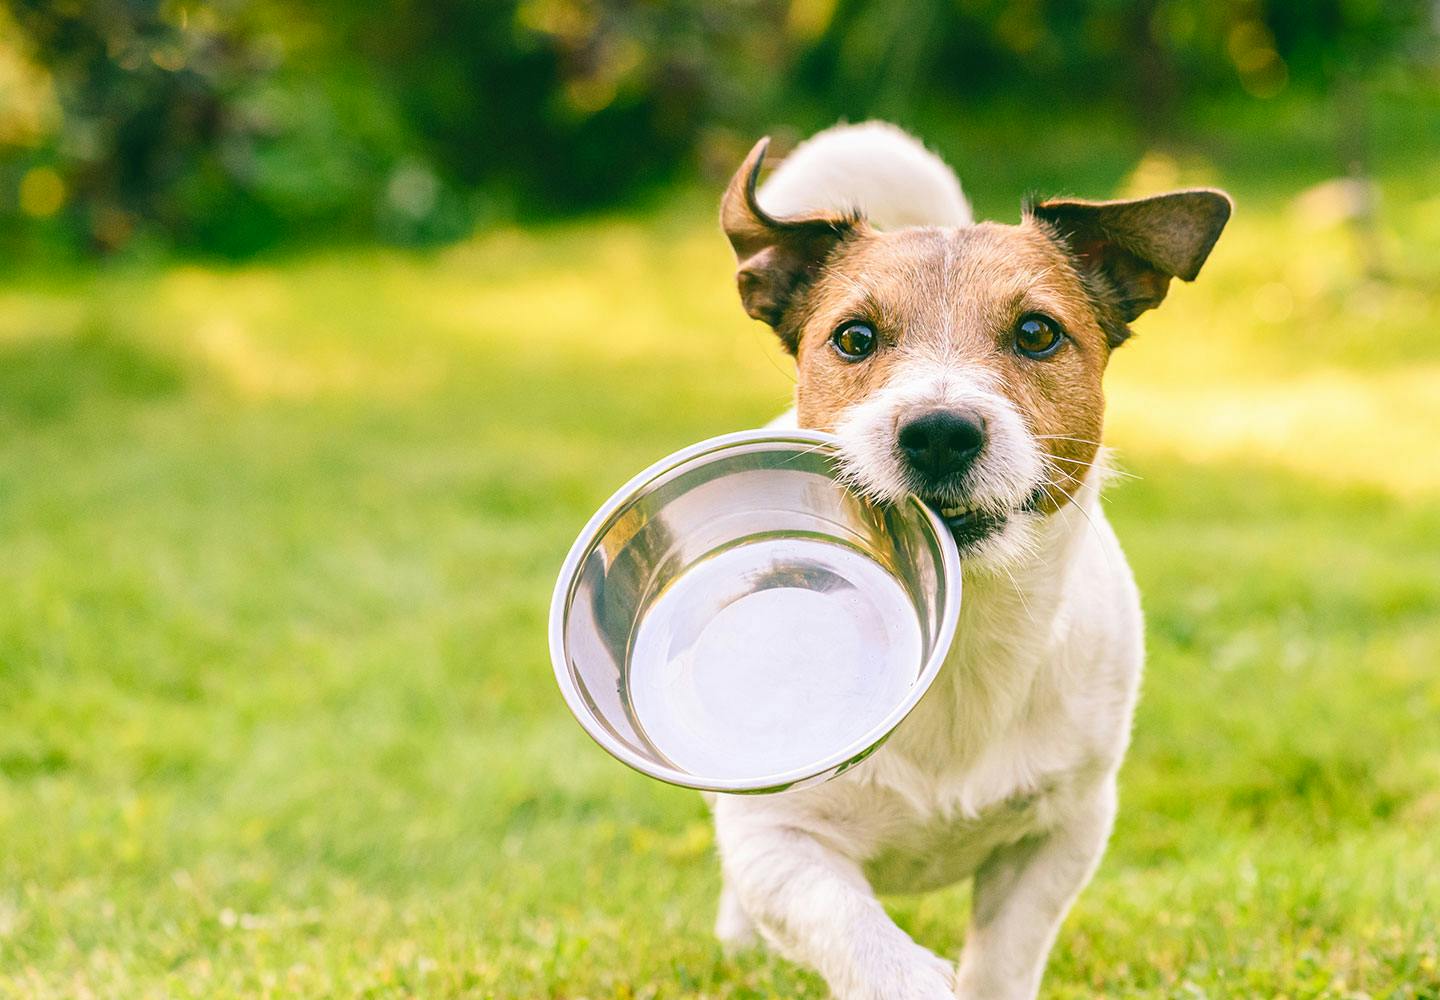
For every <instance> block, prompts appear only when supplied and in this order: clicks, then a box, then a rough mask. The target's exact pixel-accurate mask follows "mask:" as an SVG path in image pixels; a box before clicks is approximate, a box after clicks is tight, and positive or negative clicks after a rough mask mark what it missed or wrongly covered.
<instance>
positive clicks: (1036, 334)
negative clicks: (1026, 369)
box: [1015, 313, 1065, 358]
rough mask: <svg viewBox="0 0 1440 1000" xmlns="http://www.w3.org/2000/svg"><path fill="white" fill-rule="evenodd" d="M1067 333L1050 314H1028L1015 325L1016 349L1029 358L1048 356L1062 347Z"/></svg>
mask: <svg viewBox="0 0 1440 1000" xmlns="http://www.w3.org/2000/svg"><path fill="white" fill-rule="evenodd" d="M1064 341H1065V335H1064V334H1063V333H1061V332H1060V327H1059V326H1058V325H1056V323H1055V321H1054V320H1053V319H1051V318H1050V317H1049V316H1041V315H1039V314H1038V313H1036V314H1032V315H1029V316H1026V317H1025V318H1024V319H1022V320H1020V322H1019V323H1018V324H1017V325H1016V327H1015V350H1016V351H1018V352H1019V353H1021V354H1023V355H1025V357H1027V358H1048V357H1049V356H1050V355H1052V354H1054V353H1055V352H1056V351H1057V350H1059V349H1060V345H1061V344H1062V343H1064Z"/></svg>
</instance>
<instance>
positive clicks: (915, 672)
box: [550, 431, 960, 792]
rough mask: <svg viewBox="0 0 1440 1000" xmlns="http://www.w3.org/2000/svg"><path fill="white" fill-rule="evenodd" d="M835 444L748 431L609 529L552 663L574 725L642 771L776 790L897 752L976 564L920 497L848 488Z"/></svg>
mask: <svg viewBox="0 0 1440 1000" xmlns="http://www.w3.org/2000/svg"><path fill="white" fill-rule="evenodd" d="M834 454H835V451H834V445H833V442H832V439H831V438H829V437H827V436H825V435H822V434H816V433H813V432H809V431H778V432H774V431H747V432H743V433H739V434H729V435H725V436H723V437H717V438H712V439H711V440H709V441H704V442H701V443H700V444H697V445H694V446H693V447H690V448H686V449H684V450H683V451H680V452H677V453H676V454H674V455H671V456H670V457H669V458H667V459H665V460H664V461H662V462H659V463H658V464H656V465H654V466H651V467H650V468H649V469H646V470H645V471H644V472H642V473H641V474H640V475H638V476H636V477H635V478H634V479H632V480H631V481H630V482H628V483H626V484H625V486H624V487H622V488H621V489H620V491H619V492H617V493H616V494H615V495H614V496H613V497H611V498H610V500H608V501H607V502H606V503H605V505H604V506H603V507H601V508H600V510H599V512H598V513H596V515H595V516H594V517H593V518H591V520H590V523H589V524H587V525H586V526H585V530H584V531H582V532H581V533H580V537H579V538H578V539H577V540H576V542H575V545H574V547H573V548H572V549H571V550H570V555H569V557H568V558H566V560H565V565H564V568H563V569H562V570H561V571H560V579H559V582H558V584H557V586H556V588H555V598H554V602H553V603H552V605H551V610H550V654H551V658H552V659H553V661H554V664H555V676H556V678H557V679H558V680H559V682H560V689H561V691H562V692H564V695H565V700H566V702H568V703H569V706H570V710H571V711H572V712H574V713H575V717H576V718H577V719H579V720H580V724H581V725H582V726H584V727H585V730H586V732H588V733H589V734H590V735H591V736H592V737H593V738H594V739H595V741H596V742H597V743H599V744H600V745H601V746H602V747H604V748H605V749H606V750H608V751H609V752H610V753H611V754H613V755H614V756H615V757H617V758H619V759H620V760H621V761H624V762H625V763H626V764H629V765H630V766H631V767H633V768H635V769H636V770H638V771H641V772H643V773H644V774H648V775H650V776H651V777H653V778H659V779H660V780H661V781H667V782H670V783H671V784H675V785H683V786H685V787H687V788H699V789H704V790H707V791H717V792H773V791H781V790H784V789H787V788H794V787H797V786H800V785H804V784H812V783H815V782H818V781H823V780H825V779H827V778H831V777H834V776H835V775H837V774H839V773H841V772H842V771H844V770H845V769H846V768H848V767H849V766H850V765H852V764H854V763H856V762H857V761H859V760H861V759H863V758H864V757H866V756H867V755H868V754H869V753H870V752H871V751H873V750H874V749H875V748H876V747H878V746H879V745H880V743H881V742H882V741H883V740H884V739H885V737H886V736H887V735H889V733H890V732H891V730H893V729H894V728H895V727H896V726H897V725H898V724H899V723H900V721H901V720H902V719H904V718H905V716H906V714H907V713H909V711H910V710H911V709H912V708H914V707H915V704H916V703H917V702H918V701H919V700H920V697H921V696H922V695H923V694H924V693H925V690H926V689H927V688H928V687H929V686H930V683H931V682H932V681H933V680H934V679H935V675H936V674H937V672H938V671H939V669H940V664H941V663H942V662H943V660H944V658H945V653H946V650H947V649H948V648H949V646H950V640H951V638H952V637H953V635H954V631H955V620H956V617H957V615H958V614H959V610H960V561H959V555H958V554H957V552H956V549H955V543H954V540H953V539H952V538H951V537H950V533H949V531H948V529H947V528H946V527H945V524H944V523H943V522H942V521H941V520H940V519H939V517H938V516H936V515H935V514H934V513H933V512H932V511H931V510H930V509H929V508H928V507H926V506H925V505H924V504H923V503H921V502H920V501H919V500H918V499H915V498H913V497H911V498H908V499H907V500H906V501H904V502H903V503H899V504H894V505H888V506H883V507H881V506H876V505H874V504H871V503H869V502H867V501H866V500H864V499H862V498H861V497H859V496H857V495H856V494H854V493H852V492H851V491H849V490H847V489H846V488H845V487H844V486H842V485H841V484H840V483H838V482H837V481H836V479H835V458H834Z"/></svg>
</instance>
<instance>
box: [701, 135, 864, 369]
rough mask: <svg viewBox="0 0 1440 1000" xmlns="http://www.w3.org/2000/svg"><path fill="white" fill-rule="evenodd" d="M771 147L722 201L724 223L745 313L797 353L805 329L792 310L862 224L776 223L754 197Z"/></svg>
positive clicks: (836, 220)
mask: <svg viewBox="0 0 1440 1000" xmlns="http://www.w3.org/2000/svg"><path fill="white" fill-rule="evenodd" d="M769 145H770V140H769V139H768V138H766V139H761V140H760V141H759V142H757V143H756V144H755V148H754V149H752V150H750V155H749V156H747V157H745V162H744V163H742V164H741V165H740V169H739V170H737V171H736V172H735V176H734V177H733V178H732V179H731V181H730V186H729V187H728V188H726V190H725V195H724V197H723V198H722V199H721V201H720V225H721V227H722V228H723V229H724V230H725V235H726V236H727V237H729V239H730V245H731V246H732V247H733V248H734V249H735V260H736V263H737V264H738V268H737V270H736V272H735V282H736V284H737V285H739V286H740V301H741V303H742V304H743V305H744V306H745V311H746V312H747V313H749V314H750V316H751V317H752V318H754V319H758V320H762V321H763V322H765V323H768V324H770V326H772V327H774V329H775V332H776V333H777V334H778V335H779V336H780V342H781V343H782V344H784V345H785V349H786V350H788V351H789V352H790V353H791V354H794V353H795V352H796V350H797V349H798V347H799V337H800V330H799V324H798V321H797V318H796V316H795V313H794V310H793V309H792V306H794V305H796V304H797V303H798V301H799V299H800V297H801V293H802V292H803V291H804V290H805V288H806V287H807V286H808V285H809V284H810V283H811V282H812V281H813V280H814V278H815V275H816V274H817V273H818V272H819V270H820V267H821V265H822V264H824V263H825V258H826V257H828V256H830V253H831V251H833V250H834V249H835V247H836V246H838V245H839V244H840V241H841V240H843V239H845V237H847V236H849V235H850V234H851V233H852V232H854V230H855V227H856V226H857V225H859V221H860V220H859V216H858V214H857V215H852V216H843V217H834V216H828V215H817V216H810V217H805V218H797V219H789V218H787V219H777V218H775V217H773V216H771V215H770V214H769V213H767V212H766V211H765V210H764V209H763V208H761V207H760V202H759V200H758V199H757V198H756V196H755V185H756V183H757V182H758V181H759V179H760V165H761V164H762V163H763V162H764V161H765V150H766V148H767V147H768V146H769Z"/></svg>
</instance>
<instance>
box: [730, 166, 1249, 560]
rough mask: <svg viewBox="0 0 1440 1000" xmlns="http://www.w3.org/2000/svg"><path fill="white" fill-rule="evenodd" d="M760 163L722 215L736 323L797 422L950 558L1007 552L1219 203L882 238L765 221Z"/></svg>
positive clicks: (1196, 257) (1075, 462)
mask: <svg viewBox="0 0 1440 1000" xmlns="http://www.w3.org/2000/svg"><path fill="white" fill-rule="evenodd" d="M764 155H765V143H764V142H761V143H759V144H758V145H757V146H756V147H755V149H754V150H753V151H752V152H751V153H750V156H749V157H748V158H747V159H746V161H745V163H744V164H743V165H742V166H741V168H740V170H739V171H738V172H737V173H736V175H735V178H734V180H732V181H731V183H730V186H729V189H728V190H727V191H726V193H725V196H724V200H723V204H722V209H721V222H722V225H723V226H724V229H725V233H726V235H727V236H729V238H730V242H731V245H732V246H733V247H734V248H735V254H736V257H737V258H738V260H739V272H738V278H737V280H738V283H739V286H740V298H741V300H742V302H743V303H744V306H745V310H746V312H748V313H749V314H750V315H751V316H752V317H754V318H756V319H759V320H763V321H764V322H765V323H767V324H769V325H770V326H771V327H773V328H774V329H775V332H776V333H777V334H778V335H779V337H780V340H781V342H782V343H783V344H784V345H785V348H786V349H787V350H788V351H789V352H790V353H791V354H793V355H794V356H795V359H796V366H797V372H798V385H797V390H796V406H797V413H798V418H799V422H800V425H801V426H802V427H812V428H816V429H820V430H826V431H832V432H834V433H835V434H837V435H838V436H839V438H840V441H841V446H842V458H843V464H844V470H845V474H846V475H847V476H848V478H849V479H850V481H851V482H852V484H853V485H854V486H856V487H857V488H858V489H860V490H862V491H863V492H866V493H868V494H869V495H871V496H872V497H874V498H875V499H878V500H881V501H889V500H895V499H898V498H899V497H901V496H903V495H905V494H906V493H909V492H914V493H916V494H918V495H919V496H920V497H921V498H922V499H924V500H925V501H926V502H927V503H929V504H930V505H931V506H932V507H934V508H935V509H937V510H939V511H940V512H941V515H942V516H943V517H944V518H945V520H946V521H947V523H948V524H949V525H950V528H951V530H952V532H953V533H954V535H955V539H956V541H957V543H958V544H959V546H960V550H961V554H962V556H964V557H965V558H966V559H968V560H972V561H981V562H986V561H1003V560H1005V559H1007V558H1009V557H1011V556H1013V555H1014V554H1016V553H1018V552H1019V551H1023V549H1024V548H1025V545H1026V541H1027V539H1028V538H1030V537H1032V535H1033V532H1034V530H1035V528H1036V527H1037V526H1038V525H1039V524H1040V523H1041V521H1042V520H1043V519H1044V518H1045V517H1047V516H1049V515H1050V514H1053V513H1054V512H1055V511H1056V510H1058V509H1059V508H1060V507H1062V506H1063V505H1064V504H1066V503H1067V502H1069V501H1070V500H1071V499H1072V498H1073V497H1074V495H1075V494H1076V492H1077V491H1078V490H1079V489H1080V488H1081V485H1082V483H1083V482H1084V481H1085V480H1086V477H1087V473H1088V472H1089V470H1090V469H1091V467H1092V465H1093V464H1094V463H1095V461H1096V456H1097V454H1098V449H1099V447H1100V435H1101V427H1102V422H1103V415H1104V408H1105V404H1104V394H1103V392H1102V389H1101V376H1102V375H1103V373H1104V371H1105V366H1106V362H1107V361H1108V359H1109V356H1110V352H1111V351H1112V350H1114V349H1115V348H1116V347H1117V346H1119V345H1120V344H1121V343H1123V342H1124V341H1125V339H1126V338H1127V337H1128V336H1129V335H1130V330H1129V327H1128V325H1127V324H1128V323H1129V322H1130V321H1131V320H1133V319H1135V317H1137V316H1138V315H1140V313H1142V312H1144V311H1145V310H1147V309H1150V308H1152V307H1154V306H1156V305H1158V304H1159V303H1160V301H1161V300H1162V299H1163V298H1164V297H1165V292H1166V289H1167V287H1168V286H1169V283H1170V279H1171V278H1172V277H1179V278H1182V279H1184V280H1187V281H1189V280H1193V279H1194V278H1195V276H1196V274H1197V273H1198V272H1199V270H1200V266H1201V264H1203V263H1204V261H1205V258H1206V257H1207V256H1208V255H1209V253H1210V249H1211V247H1213V246H1214V244H1215V241H1216V240H1217V239H1218V238H1219V236H1220V231H1221V229H1223V228H1224V226H1225V222H1226V220H1227V219H1228V218H1229V216H1230V199H1229V198H1228V197H1226V196H1225V195H1224V194H1223V193H1221V192H1219V191H1211V190H1191V191H1178V192H1175V193H1173V194H1165V195H1160V196H1158V197H1153V198H1143V199H1139V200H1136V201H1115V202H1083V201H1048V202H1041V203H1038V204H1033V205H1029V206H1027V207H1026V210H1025V213H1024V217H1023V219H1022V221H1021V222H1020V224H1019V225H1015V226H1011V225H1001V224H997V223H989V222H986V223H979V224H977V225H973V226H964V227H960V228H943V229H942V228H926V229H902V230H897V231H894V232H881V231H879V230H876V229H874V228H873V227H871V226H869V225H867V224H866V222H865V220H864V219H863V218H861V217H860V216H859V215H858V214H852V215H834V214H827V215H817V216H812V217H806V218H785V219H777V218H772V217H771V216H770V215H768V214H767V213H766V212H765V211H764V210H763V209H762V208H761V207H760V204H759V202H758V200H757V199H756V195H755V186H756V182H757V180H758V177H759V172H760V165H761V162H762V160H763V159H764Z"/></svg>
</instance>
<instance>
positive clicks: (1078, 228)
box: [1029, 188, 1231, 347]
mask: <svg viewBox="0 0 1440 1000" xmlns="http://www.w3.org/2000/svg"><path fill="white" fill-rule="evenodd" d="M1230 209H1231V202H1230V196H1229V195H1227V194H1225V192H1223V191H1216V190H1213V189H1209V188H1198V189H1195V190H1192V191H1173V192H1171V193H1170V194H1162V195H1156V196H1155V197H1153V198H1139V199H1136V200H1134V201H1047V202H1043V203H1041V204H1039V205H1034V206H1031V208H1030V209H1029V215H1030V217H1031V218H1032V219H1035V220H1036V221H1038V222H1040V223H1042V224H1044V225H1045V226H1046V228H1048V229H1049V230H1050V232H1051V234H1052V235H1053V236H1057V237H1059V239H1060V241H1061V243H1063V244H1064V246H1065V248H1066V249H1067V250H1068V251H1069V252H1070V254H1071V255H1072V256H1073V257H1074V258H1075V259H1076V261H1077V262H1078V264H1079V265H1080V268H1081V274H1082V275H1084V276H1085V277H1086V278H1087V279H1088V282H1089V284H1090V285H1091V286H1092V292H1093V293H1094V294H1095V295H1096V297H1097V298H1098V299H1100V301H1101V304H1102V305H1103V306H1105V307H1106V311H1108V312H1109V313H1110V314H1111V315H1109V316H1102V325H1103V326H1104V327H1105V331H1106V333H1107V334H1108V335H1109V337H1110V344H1111V346H1112V347H1114V346H1116V345H1118V344H1120V343H1121V342H1122V341H1124V340H1125V339H1126V338H1127V337H1128V336H1129V335H1130V328H1129V327H1128V326H1126V325H1125V324H1127V323H1129V322H1130V321H1131V320H1133V319H1134V318H1135V317H1137V316H1139V315H1140V314H1141V313H1142V312H1144V311H1145V310H1146V309H1153V308H1154V307H1155V306H1158V305H1159V304H1160V302H1161V300H1162V299H1164V298H1165V293H1166V291H1168V290H1169V287H1170V279H1171V278H1181V279H1183V280H1185V281H1194V280H1195V277H1196V275H1198V274H1199V273H1200V265H1202V264H1204V263H1205V258H1206V257H1208V256H1210V250H1211V248H1212V247H1214V246H1215V241H1216V240H1218V239H1219V238H1220V231H1221V230H1222V229H1224V228H1225V223H1226V222H1227V221H1228V220H1229V218H1230Z"/></svg>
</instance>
